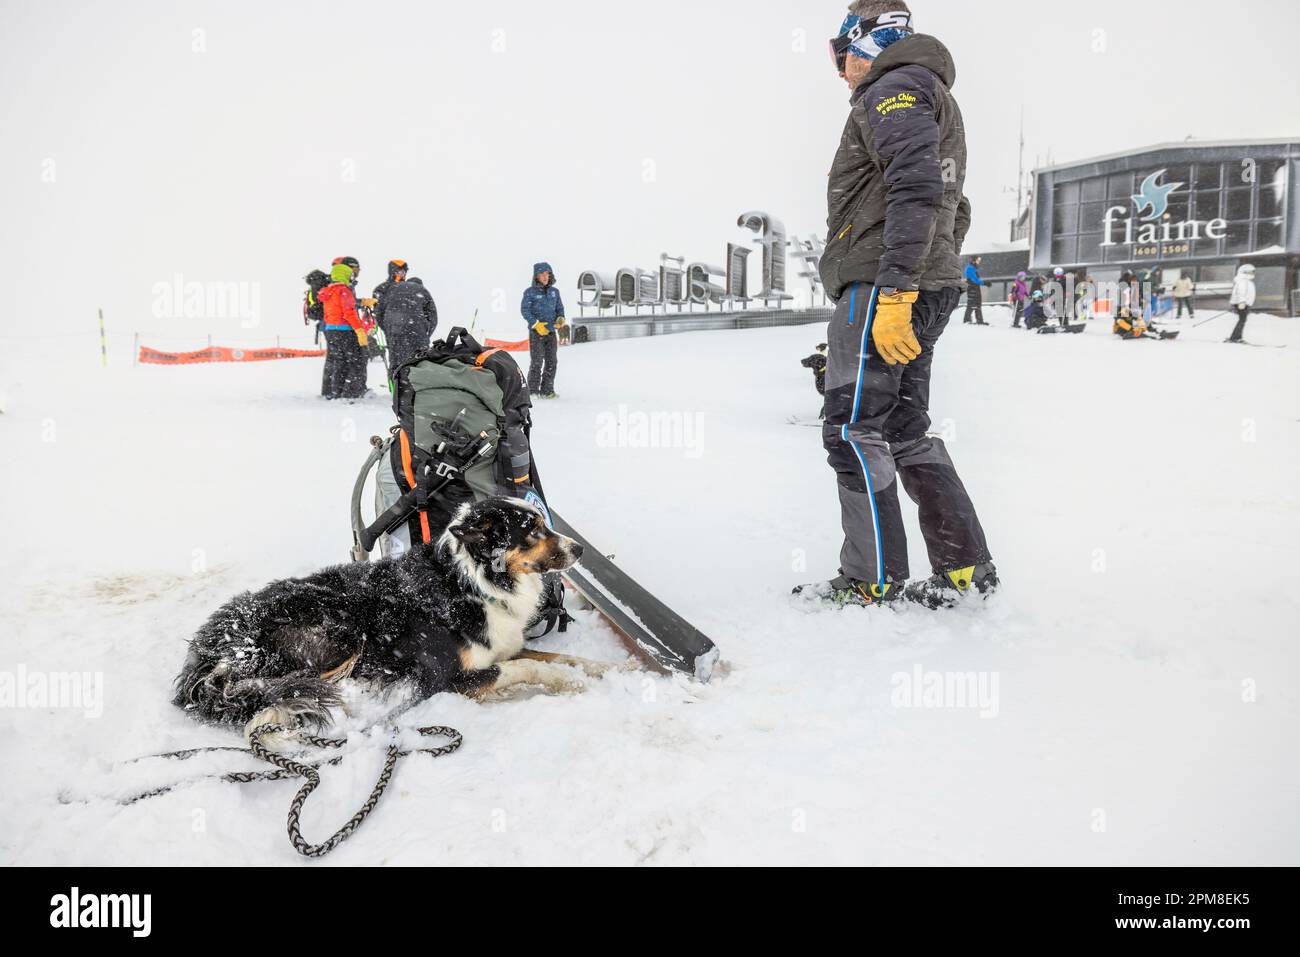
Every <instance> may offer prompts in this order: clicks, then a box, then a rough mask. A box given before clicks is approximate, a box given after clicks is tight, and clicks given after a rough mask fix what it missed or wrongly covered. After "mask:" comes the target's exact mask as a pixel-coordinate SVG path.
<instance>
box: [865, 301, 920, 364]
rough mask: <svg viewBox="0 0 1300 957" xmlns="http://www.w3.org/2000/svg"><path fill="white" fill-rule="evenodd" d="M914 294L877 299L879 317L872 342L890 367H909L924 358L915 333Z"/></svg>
mask: <svg viewBox="0 0 1300 957" xmlns="http://www.w3.org/2000/svg"><path fill="white" fill-rule="evenodd" d="M916 297H917V293H915V292H896V293H893V294H892V295H884V294H882V295H880V296H879V297H878V298H877V299H876V316H875V318H874V319H873V320H872V323H871V338H872V341H874V342H875V344H876V351H877V352H879V353H880V356H881V358H883V359H884V360H885V362H887V363H888V364H889V365H891V366H895V365H899V364H900V363H901V364H902V365H907V364H908V363H909V362H911V361H912V360H913V359H915V358H916V357H917V356H919V355H920V354H921V344H920V343H919V342H917V341H916V335H915V334H914V333H913V332H912V303H914V302H916Z"/></svg>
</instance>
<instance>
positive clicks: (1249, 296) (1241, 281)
mask: <svg viewBox="0 0 1300 957" xmlns="http://www.w3.org/2000/svg"><path fill="white" fill-rule="evenodd" d="M1228 305H1229V306H1231V307H1232V311H1233V312H1235V313H1236V314H1237V328H1235V329H1233V330H1232V335H1230V336H1229V337H1228V341H1229V342H1232V343H1239V342H1244V341H1245V340H1244V339H1242V336H1244V335H1245V334H1246V320H1247V319H1249V318H1250V310H1251V307H1252V306H1254V305H1255V267H1254V266H1252V265H1251V264H1250V263H1246V265H1244V266H1242V267H1241V268H1240V269H1238V270H1237V278H1236V279H1234V280H1233V281H1232V295H1231V296H1230V297H1229V298H1228Z"/></svg>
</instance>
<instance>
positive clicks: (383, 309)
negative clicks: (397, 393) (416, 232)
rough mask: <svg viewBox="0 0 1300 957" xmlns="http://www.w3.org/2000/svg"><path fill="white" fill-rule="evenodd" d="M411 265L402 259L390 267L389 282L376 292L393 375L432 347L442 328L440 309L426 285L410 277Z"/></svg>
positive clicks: (379, 316)
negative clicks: (438, 330)
mask: <svg viewBox="0 0 1300 957" xmlns="http://www.w3.org/2000/svg"><path fill="white" fill-rule="evenodd" d="M406 273H407V265H406V263H405V262H404V261H402V260H400V259H395V260H393V262H391V263H389V264H388V276H389V279H388V282H386V283H383V284H381V285H380V287H379V288H378V289H376V290H375V298H376V299H378V300H379V305H378V306H376V307H375V322H377V323H378V324H379V328H380V329H382V330H383V333H384V342H385V344H386V345H387V348H388V369H389V374H390V375H395V373H396V372H397V370H398V369H399V368H401V367H402V366H404V365H406V364H407V363H408V362H410V361H411V360H412V359H414V358H415V357H416V356H418V355H421V354H422V353H424V352H425V351H427V350H428V348H429V343H430V342H432V341H433V333H434V330H435V329H437V328H438V307H437V306H436V305H435V304H434V301H433V295H432V294H431V293H430V292H429V290H428V289H426V288H424V283H423V282H421V281H420V280H419V279H418V278H416V277H414V276H412V277H410V278H409V279H408V278H407V275H406Z"/></svg>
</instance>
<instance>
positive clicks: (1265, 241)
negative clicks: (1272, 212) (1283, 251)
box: [1255, 219, 1283, 250]
mask: <svg viewBox="0 0 1300 957" xmlns="http://www.w3.org/2000/svg"><path fill="white" fill-rule="evenodd" d="M1282 222H1283V221H1282V220H1280V219H1263V220H1260V221H1259V222H1258V223H1256V224H1255V249H1256V250H1260V249H1269V248H1271V247H1273V246H1281V245H1282Z"/></svg>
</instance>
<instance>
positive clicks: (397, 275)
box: [371, 259, 410, 309]
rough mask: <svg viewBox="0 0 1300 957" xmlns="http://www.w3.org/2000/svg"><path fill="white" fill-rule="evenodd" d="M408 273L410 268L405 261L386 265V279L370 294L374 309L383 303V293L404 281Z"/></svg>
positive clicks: (396, 260)
mask: <svg viewBox="0 0 1300 957" xmlns="http://www.w3.org/2000/svg"><path fill="white" fill-rule="evenodd" d="M409 271H410V267H409V266H408V265H407V264H406V260H405V259H394V260H393V261H392V262H390V263H389V264H388V278H387V279H385V280H384V281H383V282H381V283H380V284H379V285H378V286H376V287H375V291H374V292H373V293H371V298H372V301H373V302H374V304H375V305H374V308H375V309H378V308H379V304H380V303H381V302H383V300H384V293H386V292H388V290H390V289H392V288H393V286H395V285H396V284H397V283H399V282H401V281H402V280H404V279H405V278H406V274H407V273H408V272H409Z"/></svg>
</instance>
